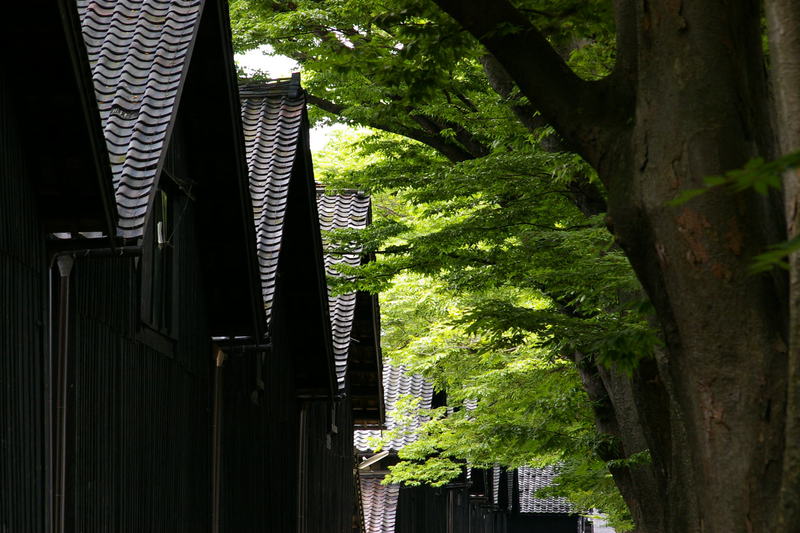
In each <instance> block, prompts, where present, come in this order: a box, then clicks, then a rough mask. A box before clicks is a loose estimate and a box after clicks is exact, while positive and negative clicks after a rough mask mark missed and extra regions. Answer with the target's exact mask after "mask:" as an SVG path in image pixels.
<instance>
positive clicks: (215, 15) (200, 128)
mask: <svg viewBox="0 0 800 533" xmlns="http://www.w3.org/2000/svg"><path fill="white" fill-rule="evenodd" d="M192 50H193V51H192V61H191V64H190V65H189V68H188V70H187V72H186V74H185V76H186V80H185V82H183V89H182V94H181V98H180V105H179V109H178V112H177V116H176V117H175V119H174V127H173V128H172V130H171V133H170V136H169V139H168V143H169V147H168V151H169V153H168V157H167V161H165V164H164V166H163V169H162V174H168V173H170V172H171V171H173V167H174V168H180V167H183V168H184V169H185V171H186V172H187V175H184V176H172V175H171V174H170V176H171V177H172V178H174V179H177V181H181V179H184V181H187V180H188V181H189V183H192V182H194V183H195V184H196V186H195V187H193V191H194V192H193V195H192V196H193V201H194V207H195V213H196V214H195V217H194V225H195V228H196V233H197V235H201V236H202V238H200V239H199V242H198V244H199V246H198V248H199V250H198V252H199V259H198V262H199V265H198V267H199V268H200V269H201V270H202V273H203V276H202V280H203V285H204V286H205V291H206V301H207V302H208V322H209V324H208V325H209V329H210V332H211V335H212V336H248V337H254V338H256V339H262V338H263V336H264V334H265V332H266V321H265V319H264V304H263V300H262V299H261V294H260V288H259V283H260V282H259V276H258V261H257V258H256V247H255V227H254V226H253V216H252V202H251V200H250V191H249V177H248V170H247V163H246V160H245V146H244V134H243V131H242V122H241V109H240V103H239V96H238V80H237V78H236V68H235V64H234V60H233V48H232V45H231V35H230V20H229V19H228V8H227V3H226V2H220V1H211V0H209V1H207V2H206V3H205V7H204V8H203V12H202V16H201V19H200V23H199V27H198V29H197V34H196V36H195V41H194V44H193V46H192ZM162 179H164V178H163V176H162ZM251 342H253V341H251ZM255 342H260V340H259V341H255Z"/></svg>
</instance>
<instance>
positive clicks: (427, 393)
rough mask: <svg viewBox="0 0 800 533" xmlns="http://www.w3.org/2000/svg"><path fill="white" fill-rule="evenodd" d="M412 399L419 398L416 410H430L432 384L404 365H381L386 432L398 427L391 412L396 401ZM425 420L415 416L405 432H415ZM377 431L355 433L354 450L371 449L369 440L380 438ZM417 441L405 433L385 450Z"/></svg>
mask: <svg viewBox="0 0 800 533" xmlns="http://www.w3.org/2000/svg"><path fill="white" fill-rule="evenodd" d="M407 395H410V396H413V397H415V398H418V399H419V403H418V407H419V408H420V409H430V408H431V404H432V403H433V385H432V384H431V383H430V382H429V381H427V380H426V379H425V378H424V377H422V376H421V375H420V374H411V373H410V372H408V370H407V369H406V367H405V365H399V366H392V365H384V366H383V399H384V404H385V406H386V429H387V430H392V429H394V428H396V427H397V424H396V422H395V421H394V418H393V417H392V411H393V410H394V408H395V405H396V404H397V400H398V399H399V398H400V397H401V396H407ZM424 420H425V419H424V417H422V416H417V417H416V419H415V420H414V421H413V423H412V424H411V426H410V427H409V428H407V429H410V430H413V429H416V428H418V427H419V426H420V424H422V422H424ZM380 435H381V432H380V431H377V430H366V429H361V430H356V431H355V432H354V435H353V444H354V446H355V448H356V449H357V450H359V451H361V452H368V451H370V450H371V449H372V447H371V446H370V444H369V441H370V440H371V439H372V438H375V437H379V436H380ZM415 440H416V436H415V435H414V434H413V433H405V432H404V434H403V435H400V436H398V437H397V438H395V439H394V440H392V441H391V442H390V443H388V444H387V445H386V446H384V449H387V450H391V451H397V450H400V449H401V448H402V447H403V446H406V445H408V444H411V443H412V442H414V441H415Z"/></svg>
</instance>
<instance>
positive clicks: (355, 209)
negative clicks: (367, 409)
mask: <svg viewBox="0 0 800 533" xmlns="http://www.w3.org/2000/svg"><path fill="white" fill-rule="evenodd" d="M317 209H318V210H319V224H320V229H322V231H323V232H325V231H332V230H340V229H364V228H366V227H367V224H368V223H369V211H370V199H369V197H368V196H365V195H363V194H361V193H358V192H345V193H340V194H333V195H326V194H325V193H324V189H319V188H318V189H317ZM323 249H324V250H325V272H326V274H327V275H328V276H341V275H342V274H341V273H340V272H339V271H338V270H336V266H337V265H346V266H350V267H357V266H359V265H360V264H361V249H360V248H358V247H352V248H349V249H346V250H332V249H331V247H330V246H324V248H323ZM328 308H329V309H330V314H331V328H332V330H333V357H334V361H335V363H336V382H337V384H338V387H339V392H344V390H345V380H346V377H347V359H348V354H349V353H350V344H351V340H350V335H351V333H352V331H353V319H354V317H355V311H356V293H355V292H349V293H345V294H340V295H338V296H330V295H329V296H328Z"/></svg>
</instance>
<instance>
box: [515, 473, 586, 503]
mask: <svg viewBox="0 0 800 533" xmlns="http://www.w3.org/2000/svg"><path fill="white" fill-rule="evenodd" d="M556 475H557V472H556V469H555V468H554V467H552V466H546V467H543V468H532V467H528V466H523V467H520V468H518V469H517V483H518V484H519V508H520V512H522V513H566V514H569V513H574V512H575V511H574V510H573V508H572V506H571V505H570V503H569V502H568V501H567V500H566V499H565V498H537V497H535V496H534V494H535V493H536V491H537V490H539V489H542V488H544V487H547V486H550V485H551V484H552V483H553V479H554V478H555V477H556Z"/></svg>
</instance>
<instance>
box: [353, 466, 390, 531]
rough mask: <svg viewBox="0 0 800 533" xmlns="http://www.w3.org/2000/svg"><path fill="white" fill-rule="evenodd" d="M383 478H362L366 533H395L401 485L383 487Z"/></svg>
mask: <svg viewBox="0 0 800 533" xmlns="http://www.w3.org/2000/svg"><path fill="white" fill-rule="evenodd" d="M382 480H383V477H382V476H365V475H363V474H362V475H361V476H360V482H361V501H362V504H363V508H364V526H365V527H366V531H364V533H394V529H395V522H396V520H397V501H398V498H399V496H400V485H397V484H391V485H382V484H381V481H382Z"/></svg>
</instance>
